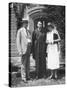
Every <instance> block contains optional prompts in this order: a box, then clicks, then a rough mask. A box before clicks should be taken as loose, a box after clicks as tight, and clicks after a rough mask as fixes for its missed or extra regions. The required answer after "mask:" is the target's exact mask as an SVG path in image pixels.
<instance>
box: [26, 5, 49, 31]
mask: <svg viewBox="0 0 67 90" xmlns="http://www.w3.org/2000/svg"><path fill="white" fill-rule="evenodd" d="M46 9H47V8H46V7H44V6H36V7H34V8H31V9H29V10H28V15H29V29H30V30H31V32H32V31H34V30H35V29H36V28H37V22H38V21H41V22H42V24H43V27H45V24H46V23H47V20H48V19H47V18H48V15H47V13H46V12H45V10H46Z"/></svg>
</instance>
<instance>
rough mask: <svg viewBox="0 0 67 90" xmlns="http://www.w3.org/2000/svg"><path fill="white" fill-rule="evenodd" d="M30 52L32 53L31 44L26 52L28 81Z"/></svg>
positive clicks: (28, 77) (27, 76) (27, 75)
mask: <svg viewBox="0 0 67 90" xmlns="http://www.w3.org/2000/svg"><path fill="white" fill-rule="evenodd" d="M30 51H31V44H30V43H29V44H28V46H27V52H26V66H25V67H26V79H27V80H29V79H30Z"/></svg>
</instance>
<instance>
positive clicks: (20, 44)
mask: <svg viewBox="0 0 67 90" xmlns="http://www.w3.org/2000/svg"><path fill="white" fill-rule="evenodd" d="M29 42H31V39H30V38H29V33H27V32H26V29H25V28H24V27H22V28H21V29H19V30H18V32H17V49H18V52H19V54H20V53H23V54H25V53H26V50H27V45H28V43H29Z"/></svg>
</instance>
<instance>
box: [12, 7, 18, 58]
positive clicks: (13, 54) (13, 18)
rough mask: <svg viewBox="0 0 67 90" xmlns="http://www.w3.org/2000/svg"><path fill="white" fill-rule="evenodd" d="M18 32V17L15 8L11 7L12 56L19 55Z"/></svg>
mask: <svg viewBox="0 0 67 90" xmlns="http://www.w3.org/2000/svg"><path fill="white" fill-rule="evenodd" d="M16 33H17V19H16V17H15V13H14V11H13V9H11V56H12V57H15V56H17V55H18V51H17V47H16Z"/></svg>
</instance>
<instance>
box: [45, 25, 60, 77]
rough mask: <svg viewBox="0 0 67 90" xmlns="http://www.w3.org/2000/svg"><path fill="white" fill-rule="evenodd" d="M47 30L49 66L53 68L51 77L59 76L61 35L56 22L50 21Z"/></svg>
mask: <svg viewBox="0 0 67 90" xmlns="http://www.w3.org/2000/svg"><path fill="white" fill-rule="evenodd" d="M48 30H49V31H48V32H47V38H46V43H47V68H48V69H50V70H51V75H50V77H49V78H50V79H52V78H53V76H54V78H57V69H58V68H59V52H60V44H59V42H60V36H59V33H58V31H57V28H56V26H55V24H53V23H48Z"/></svg>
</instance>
